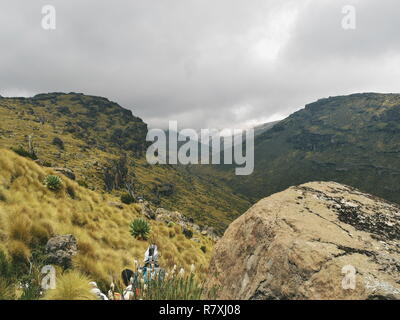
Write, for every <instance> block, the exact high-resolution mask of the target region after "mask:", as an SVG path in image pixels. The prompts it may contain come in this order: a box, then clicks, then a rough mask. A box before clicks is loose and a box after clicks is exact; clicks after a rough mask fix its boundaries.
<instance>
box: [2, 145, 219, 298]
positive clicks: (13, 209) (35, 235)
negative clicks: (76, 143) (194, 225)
mask: <svg viewBox="0 0 400 320" xmlns="http://www.w3.org/2000/svg"><path fill="white" fill-rule="evenodd" d="M0 154H1V157H0V270H1V272H0V299H1V293H2V292H1V291H2V290H1V289H2V284H3V283H2V280H3V279H2V278H3V277H4V276H5V274H4V273H5V272H4V265H5V264H4V259H3V257H4V255H3V253H4V254H5V256H6V259H7V260H10V263H11V265H12V270H11V272H12V273H13V274H15V275H16V279H17V280H18V281H22V280H23V279H25V278H26V277H28V275H30V274H31V271H32V270H31V271H29V270H30V269H31V268H32V265H30V263H32V264H33V266H34V267H38V268H39V270H40V268H41V267H42V266H43V265H44V264H46V261H45V260H44V256H45V251H44V248H45V245H46V243H47V241H48V240H49V239H50V238H52V237H54V236H56V235H69V234H71V235H72V236H74V237H75V238H76V241H77V249H78V251H77V254H76V255H75V256H74V257H73V261H72V266H73V268H74V269H75V270H76V271H78V272H80V273H81V274H84V275H87V276H89V277H90V279H92V280H94V281H97V282H98V283H99V284H101V285H102V288H103V290H104V289H105V288H108V287H107V286H108V285H109V284H110V281H111V279H112V278H114V279H116V280H119V279H120V274H121V271H122V270H123V268H125V267H128V268H131V269H132V268H134V265H133V260H134V259H137V260H138V261H140V262H142V261H143V260H142V259H143V255H144V252H145V250H146V248H147V246H148V243H149V242H148V241H144V240H138V239H135V238H133V237H132V236H131V234H130V229H129V225H130V223H131V222H132V220H134V219H136V218H142V219H144V216H143V214H142V212H141V210H140V206H139V205H137V204H132V205H121V204H118V205H115V203H116V202H118V200H117V199H116V198H115V197H113V196H111V195H109V194H106V193H103V194H100V193H97V192H94V191H91V190H88V189H87V188H84V187H81V186H79V185H78V184H77V183H76V182H74V181H72V180H70V179H68V178H66V177H63V176H61V179H62V185H61V188H60V189H59V190H57V191H52V190H49V188H47V187H46V186H45V185H44V183H43V181H44V180H45V177H46V176H47V175H49V174H56V173H55V172H54V171H53V170H51V169H49V168H43V167H41V166H39V165H37V164H36V163H34V162H33V161H32V160H28V159H25V158H22V157H20V156H18V155H16V154H15V153H14V152H12V151H9V150H4V149H0ZM147 221H148V223H149V224H150V226H151V234H150V240H151V242H152V243H156V244H157V245H158V247H159V251H160V265H161V266H162V267H163V268H166V269H167V268H172V266H173V265H174V264H176V265H177V266H178V267H183V268H185V269H186V270H189V269H190V266H191V264H195V265H196V270H197V271H198V274H199V276H201V275H202V272H204V270H205V269H206V268H207V266H208V261H209V257H210V253H211V251H212V247H213V241H211V240H210V239H209V238H208V237H203V236H202V235H201V234H200V233H199V232H196V231H193V232H194V238H196V239H197V241H194V238H193V239H188V238H187V237H185V235H184V234H183V233H182V231H183V230H182V228H181V227H180V226H179V225H178V224H166V223H163V222H161V221H155V220H147ZM202 246H203V248H202ZM57 254H58V252H57ZM57 272H62V271H60V270H57Z"/></svg>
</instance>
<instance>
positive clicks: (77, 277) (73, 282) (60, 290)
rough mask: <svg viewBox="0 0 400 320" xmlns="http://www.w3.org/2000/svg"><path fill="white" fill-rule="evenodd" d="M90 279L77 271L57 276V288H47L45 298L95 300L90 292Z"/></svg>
mask: <svg viewBox="0 0 400 320" xmlns="http://www.w3.org/2000/svg"><path fill="white" fill-rule="evenodd" d="M89 282H90V279H89V278H88V277H85V276H84V275H82V274H80V273H79V272H77V271H69V272H66V273H64V274H63V275H61V276H59V277H57V286H56V288H55V289H50V290H47V292H46V294H45V296H44V300H95V296H94V295H92V294H91V293H90V285H89Z"/></svg>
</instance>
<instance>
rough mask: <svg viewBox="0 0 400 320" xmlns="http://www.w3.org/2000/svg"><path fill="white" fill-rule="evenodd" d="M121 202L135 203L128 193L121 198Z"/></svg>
mask: <svg viewBox="0 0 400 320" xmlns="http://www.w3.org/2000/svg"><path fill="white" fill-rule="evenodd" d="M121 202H122V203H125V204H132V203H134V202H135V198H134V197H132V196H131V195H130V194H129V193H124V194H123V195H122V196H121Z"/></svg>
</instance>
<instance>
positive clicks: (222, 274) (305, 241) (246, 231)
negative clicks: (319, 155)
mask: <svg viewBox="0 0 400 320" xmlns="http://www.w3.org/2000/svg"><path fill="white" fill-rule="evenodd" d="M399 240H400V207H399V206H397V205H395V204H392V203H388V202H386V201H384V200H381V199H378V198H375V197H373V196H371V195H369V194H365V193H362V192H360V191H358V190H356V189H353V188H350V187H347V186H344V185H341V184H337V183H332V182H313V183H307V184H304V185H300V186H297V187H291V188H289V189H287V190H286V191H283V192H281V193H277V194H274V195H272V196H270V197H268V198H265V199H263V200H261V201H259V202H258V203H257V204H256V205H254V206H253V207H252V208H250V209H249V210H248V211H247V212H246V213H245V214H244V215H243V216H241V217H240V218H238V219H237V220H236V221H234V222H233V223H232V224H231V225H230V226H229V228H228V229H227V231H226V232H225V234H224V236H223V237H222V239H221V240H220V241H219V242H218V244H217V246H216V248H215V253H214V257H213V259H212V262H211V272H212V274H213V275H214V278H213V279H212V280H210V285H220V286H221V291H220V298H222V299H399V298H400V241H399Z"/></svg>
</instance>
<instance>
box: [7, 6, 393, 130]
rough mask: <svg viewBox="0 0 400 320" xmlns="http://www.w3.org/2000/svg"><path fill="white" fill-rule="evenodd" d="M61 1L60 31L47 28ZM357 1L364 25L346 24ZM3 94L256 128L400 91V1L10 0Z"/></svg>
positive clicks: (162, 121) (163, 121)
mask: <svg viewBox="0 0 400 320" xmlns="http://www.w3.org/2000/svg"><path fill="white" fill-rule="evenodd" d="M46 4H52V5H54V6H55V8H56V12H57V29H56V30H54V31H45V30H43V29H42V28H41V8H42V6H43V5H46ZM348 4H350V5H354V6H355V8H356V10H357V11H356V12H357V28H356V29H355V30H347V31H346V30H344V29H343V28H342V27H341V20H342V18H343V14H342V12H341V10H342V7H343V6H344V5H348ZM0 9H1V10H0V41H1V44H2V55H1V59H0V70H1V71H2V72H1V73H0V94H1V95H3V96H4V95H24V94H28V95H31V94H35V93H40V92H50V91H66V92H69V91H75V92H83V93H86V94H94V95H100V96H106V97H108V98H110V99H112V100H114V101H116V102H118V103H120V104H121V105H122V106H124V107H126V108H129V109H131V110H132V111H133V113H134V114H135V115H138V116H140V117H142V118H143V119H144V120H145V121H146V122H148V123H149V124H150V126H151V127H166V126H167V121H168V120H178V122H179V124H180V126H181V127H193V128H196V129H198V128H207V127H214V128H224V127H239V128H241V127H247V126H249V125H250V124H255V123H261V122H262V121H266V120H268V119H273V120H275V119H276V118H277V117H284V116H287V115H288V114H290V113H291V112H293V111H295V110H297V109H299V108H301V107H302V106H303V105H304V104H306V103H308V102H312V101H314V100H316V99H318V98H321V97H326V96H330V95H341V94H348V93H352V92H363V91H378V92H398V91H399V90H398V88H399V80H398V79H400V78H399V75H400V68H399V66H400V64H399V60H400V43H399V41H398V40H397V34H396V33H397V31H398V30H399V27H400V21H399V19H398V16H399V13H400V7H399V6H398V5H397V3H396V2H395V0H382V1H374V0H362V1H361V0H358V1H356V0H353V1H351V0H346V1H342V0H337V1H336V0H335V1H331V0H330V1H328V0H285V1H278V0H272V1H270V0H250V1H244V0H218V1H212V0H202V1H196V0H185V1H183V0H169V1H163V0H154V1H151V2H150V1H138V0H137V1H129V2H128V1H124V0H116V1H113V2H109V1H99V0H88V1H84V2H83V1H78V0H69V1H62V0H53V1H51V0H48V1H29V2H28V1H24V0H3V1H2V3H1V5H0Z"/></svg>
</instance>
